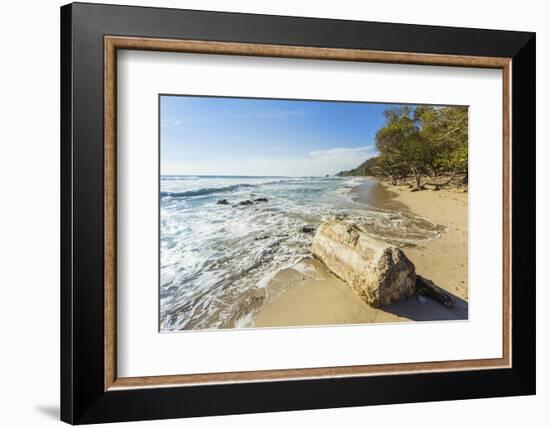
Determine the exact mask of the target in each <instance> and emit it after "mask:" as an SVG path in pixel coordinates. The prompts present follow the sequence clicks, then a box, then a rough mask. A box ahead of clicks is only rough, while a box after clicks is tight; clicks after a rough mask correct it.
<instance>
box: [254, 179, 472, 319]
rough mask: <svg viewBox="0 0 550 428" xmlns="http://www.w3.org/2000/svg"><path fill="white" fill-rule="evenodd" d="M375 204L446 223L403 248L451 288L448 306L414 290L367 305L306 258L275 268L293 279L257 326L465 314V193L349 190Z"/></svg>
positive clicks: (379, 187) (421, 270)
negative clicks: (393, 299)
mask: <svg viewBox="0 0 550 428" xmlns="http://www.w3.org/2000/svg"><path fill="white" fill-rule="evenodd" d="M351 192H352V193H353V194H354V196H355V197H357V198H360V199H362V200H364V201H366V202H368V203H369V204H370V205H372V206H374V207H376V208H383V209H390V210H396V211H408V212H411V213H413V214H416V215H419V216H422V217H425V218H427V219H429V220H430V221H432V222H434V223H437V224H439V225H442V226H444V227H445V229H444V230H445V231H444V232H442V233H441V236H440V238H439V239H435V240H430V241H422V242H420V243H418V244H417V245H415V246H410V247H409V246H408V247H406V248H403V250H404V251H405V253H406V255H407V256H408V257H409V259H410V260H411V261H412V262H413V263H414V264H415V266H416V272H417V273H418V274H419V275H421V276H423V277H425V278H428V279H430V280H432V281H433V282H434V283H435V284H437V285H438V286H439V287H441V288H443V289H445V290H446V291H447V292H449V293H450V294H451V295H452V296H453V299H454V301H455V304H454V305H453V307H452V308H446V307H444V306H442V305H440V304H439V303H436V302H434V301H432V300H430V299H425V298H422V297H419V296H417V295H413V296H412V297H410V298H408V299H406V300H402V301H400V302H397V303H394V304H392V305H389V306H385V307H382V308H379V309H375V308H371V307H369V306H368V305H366V304H365V303H364V302H363V301H362V300H361V299H360V298H359V296H358V295H356V294H355V292H354V291H352V289H351V288H350V287H349V286H348V285H347V284H345V283H344V282H343V281H341V280H340V279H338V278H337V277H335V276H333V275H332V274H331V273H330V272H329V271H328V270H327V269H326V268H325V267H324V266H323V265H322V263H320V262H318V261H316V260H306V261H304V262H302V263H301V264H300V266H297V267H296V268H289V269H285V270H283V271H281V272H279V273H278V274H277V275H276V276H275V277H274V278H273V279H272V281H273V285H274V288H277V283H286V284H291V286H289V287H287V290H286V291H285V292H283V293H282V294H281V295H279V296H277V297H275V298H273V299H272V300H271V301H270V302H268V303H267V304H266V305H265V306H264V307H263V308H262V309H261V311H260V312H259V313H258V314H257V316H256V318H255V322H254V326H255V327H275V326H279V327H280V326H297V325H334V324H363V323H386V322H410V321H426V320H432V321H435V320H464V319H467V317H468V251H467V250H468V193H464V192H462V191H460V190H456V189H444V190H439V191H432V190H424V191H418V192H411V191H410V190H409V188H408V187H406V186H392V185H388V184H384V183H379V182H377V183H375V184H374V185H372V183H371V185H369V186H364V185H359V186H357V187H355V188H353V189H352V190H351Z"/></svg>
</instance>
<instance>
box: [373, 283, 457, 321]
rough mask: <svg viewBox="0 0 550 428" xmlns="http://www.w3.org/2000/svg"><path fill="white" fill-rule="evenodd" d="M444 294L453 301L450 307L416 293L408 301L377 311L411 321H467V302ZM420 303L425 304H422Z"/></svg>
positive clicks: (452, 295)
mask: <svg viewBox="0 0 550 428" xmlns="http://www.w3.org/2000/svg"><path fill="white" fill-rule="evenodd" d="M445 292H446V293H447V294H448V295H449V296H451V298H452V299H453V302H454V303H453V305H452V306H451V307H447V306H443V305H442V304H440V303H438V302H436V301H435V300H432V299H430V298H428V297H423V296H422V297H420V296H419V294H418V293H415V294H413V295H412V296H411V297H409V298H408V299H405V300H401V301H399V302H396V303H393V304H391V305H389V306H384V307H382V308H379V309H380V310H382V311H384V312H388V313H390V314H394V315H396V316H398V317H403V318H408V319H410V320H413V321H452V320H467V319H468V302H467V301H466V300H464V299H461V298H460V297H458V296H455V295H454V294H452V293H450V292H449V291H446V290H445ZM422 301H423V302H425V303H422Z"/></svg>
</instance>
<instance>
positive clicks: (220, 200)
mask: <svg viewBox="0 0 550 428" xmlns="http://www.w3.org/2000/svg"><path fill="white" fill-rule="evenodd" d="M216 204H218V205H229V202H227V199H218V202H216Z"/></svg>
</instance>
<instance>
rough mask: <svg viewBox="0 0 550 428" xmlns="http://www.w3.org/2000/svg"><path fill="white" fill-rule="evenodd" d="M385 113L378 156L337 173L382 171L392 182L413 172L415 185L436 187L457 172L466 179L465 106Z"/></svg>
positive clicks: (358, 173) (379, 134) (466, 141)
mask: <svg viewBox="0 0 550 428" xmlns="http://www.w3.org/2000/svg"><path fill="white" fill-rule="evenodd" d="M384 116H385V118H386V123H385V125H384V126H383V127H382V128H380V129H379V130H378V131H377V132H376V148H377V149H378V152H379V156H377V157H375V158H371V159H368V160H367V161H365V162H363V164H361V165H360V166H359V167H358V168H356V169H354V170H351V171H346V172H342V173H340V175H381V176H386V177H390V178H391V180H392V181H393V182H394V183H396V182H397V181H398V180H400V179H403V178H405V177H409V176H412V177H413V178H414V186H415V187H416V188H423V187H424V185H425V184H429V185H432V186H434V187H436V188H439V187H441V186H444V185H447V184H448V183H450V182H451V181H452V180H453V179H454V177H455V176H456V175H457V174H461V175H463V176H464V179H465V180H467V172H468V109H467V108H466V107H433V106H418V107H416V108H413V107H410V106H402V107H398V108H392V109H388V110H386V111H385V112H384Z"/></svg>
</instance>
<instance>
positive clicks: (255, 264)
mask: <svg viewBox="0 0 550 428" xmlns="http://www.w3.org/2000/svg"><path fill="white" fill-rule="evenodd" d="M61 106H62V109H61V130H62V137H61V168H62V169H61V196H62V206H61V214H62V218H61V225H62V227H61V230H62V233H61V251H62V257H61V259H62V262H61V263H62V264H61V274H62V281H61V418H62V420H63V421H66V422H68V423H71V424H86V423H98V422H117V421H130V420H145V419H163V418H178V417H189V416H201V415H222V414H231V413H250V412H269V411H281V410H297V409H314V408H326V407H343V406H363V405H373V404H390V403H406V402H417V401H434V400H453V399H465V398H481V397H496V396H511V395H527V394H534V393H535V221H534V220H535V184H534V183H535V35H534V34H533V33H526V32H511V31H495V30H481V29H466V28H447V27H434V26H418V25H408V24H390V23H372V22H356V21H339V20H327V19H313V18H297V17H282V16H266V15H250V14H234V13H220V12H205V11H192V10H177V9H160V8H141V7H128V6H113V5H93V4H79V3H75V4H70V5H67V6H63V7H62V8H61Z"/></svg>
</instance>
